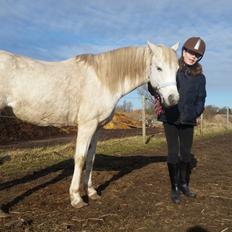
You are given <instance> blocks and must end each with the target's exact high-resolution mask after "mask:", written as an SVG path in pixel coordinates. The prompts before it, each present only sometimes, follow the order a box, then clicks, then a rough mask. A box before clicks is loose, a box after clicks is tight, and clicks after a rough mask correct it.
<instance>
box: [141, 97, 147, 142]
mask: <svg viewBox="0 0 232 232" xmlns="http://www.w3.org/2000/svg"><path fill="white" fill-rule="evenodd" d="M145 120H146V114H145V97H144V95H142V134H143V143H144V144H145V143H146V122H145Z"/></svg>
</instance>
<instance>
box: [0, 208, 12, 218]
mask: <svg viewBox="0 0 232 232" xmlns="http://www.w3.org/2000/svg"><path fill="white" fill-rule="evenodd" d="M7 217H10V214H8V213H5V212H3V211H2V210H1V209H0V218H7Z"/></svg>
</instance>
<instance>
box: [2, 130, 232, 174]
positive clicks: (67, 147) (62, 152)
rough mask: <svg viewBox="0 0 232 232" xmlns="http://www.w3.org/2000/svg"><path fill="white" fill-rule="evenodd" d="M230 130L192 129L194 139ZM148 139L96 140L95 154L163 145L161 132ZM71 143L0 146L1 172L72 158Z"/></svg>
mask: <svg viewBox="0 0 232 232" xmlns="http://www.w3.org/2000/svg"><path fill="white" fill-rule="evenodd" d="M225 133H232V130H229V129H226V130H225V129H224V130H219V129H217V130H216V129H213V130H212V128H209V129H208V130H204V133H203V135H202V134H200V132H199V129H196V131H195V141H196V142H197V141H198V140H201V139H207V138H211V137H214V136H220V135H222V134H225ZM147 140H148V141H149V142H148V143H147V144H143V139H142V136H135V137H128V138H122V139H110V140H107V141H103V142H99V143H98V146H97V151H96V153H97V154H104V155H114V156H115V155H117V156H123V155H125V156H126V155H128V154H133V155H146V154H154V153H155V152H156V153H157V151H158V150H159V149H161V148H162V149H163V147H165V149H166V142H165V138H164V135H162V134H158V135H154V136H153V137H147ZM74 146H75V145H74V143H68V144H63V145H52V146H45V147H35V148H17V149H15V148H12V149H10V148H8V149H1V150H0V165H1V172H0V176H5V177H7V176H11V175H23V174H26V173H30V172H34V171H38V170H40V169H43V168H46V167H49V166H51V165H54V164H56V163H59V162H61V161H64V160H68V159H72V158H73V155H74Z"/></svg>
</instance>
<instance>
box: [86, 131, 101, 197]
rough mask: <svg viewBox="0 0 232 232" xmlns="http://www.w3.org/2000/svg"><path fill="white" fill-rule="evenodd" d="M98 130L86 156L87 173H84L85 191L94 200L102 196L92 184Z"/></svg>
mask: <svg viewBox="0 0 232 232" xmlns="http://www.w3.org/2000/svg"><path fill="white" fill-rule="evenodd" d="M98 132H99V130H97V131H96V132H95V134H94V135H93V137H92V141H91V144H90V147H89V151H88V155H87V158H86V166H85V175H84V187H85V191H86V193H87V194H88V196H89V198H91V199H92V200H97V199H99V198H100V196H99V195H98V193H97V191H96V190H95V189H94V187H93V184H92V171H93V164H94V159H95V154H96V146H97V139H98Z"/></svg>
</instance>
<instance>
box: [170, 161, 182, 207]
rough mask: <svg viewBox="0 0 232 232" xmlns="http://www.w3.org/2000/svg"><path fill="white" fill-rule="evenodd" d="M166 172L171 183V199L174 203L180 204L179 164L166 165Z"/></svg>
mask: <svg viewBox="0 0 232 232" xmlns="http://www.w3.org/2000/svg"><path fill="white" fill-rule="evenodd" d="M168 172H169V176H170V181H171V187H172V190H171V199H172V201H173V202H174V203H177V204H178V203H180V191H179V164H178V163H177V164H172V163H168Z"/></svg>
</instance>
